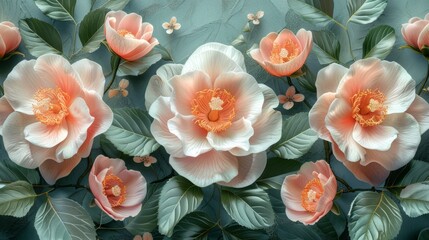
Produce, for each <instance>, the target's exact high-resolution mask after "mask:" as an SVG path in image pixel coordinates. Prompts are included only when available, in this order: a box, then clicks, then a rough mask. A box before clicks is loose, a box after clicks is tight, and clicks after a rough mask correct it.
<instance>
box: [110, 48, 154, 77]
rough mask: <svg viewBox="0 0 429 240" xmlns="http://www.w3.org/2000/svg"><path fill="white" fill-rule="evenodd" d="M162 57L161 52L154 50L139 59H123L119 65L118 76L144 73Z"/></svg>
mask: <svg viewBox="0 0 429 240" xmlns="http://www.w3.org/2000/svg"><path fill="white" fill-rule="evenodd" d="M161 58H162V56H161V54H160V53H156V51H154V50H152V51H150V52H149V53H148V54H147V55H146V56H144V57H142V58H140V59H137V60H136V61H132V62H127V61H123V62H122V63H121V64H120V65H119V70H118V76H121V77H123V76H127V75H131V76H138V75H140V74H143V73H144V72H146V70H148V69H149V67H150V66H152V65H153V64H155V63H157V62H158V61H159V60H161Z"/></svg>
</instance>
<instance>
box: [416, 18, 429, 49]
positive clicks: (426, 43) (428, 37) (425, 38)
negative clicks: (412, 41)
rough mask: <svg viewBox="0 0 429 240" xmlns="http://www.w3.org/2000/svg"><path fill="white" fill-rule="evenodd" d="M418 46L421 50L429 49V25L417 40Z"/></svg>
mask: <svg viewBox="0 0 429 240" xmlns="http://www.w3.org/2000/svg"><path fill="white" fill-rule="evenodd" d="M417 46H418V47H419V49H423V47H429V23H428V24H427V25H426V26H425V27H424V28H423V30H422V31H421V32H420V35H419V38H418V39H417Z"/></svg>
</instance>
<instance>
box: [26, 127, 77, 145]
mask: <svg viewBox="0 0 429 240" xmlns="http://www.w3.org/2000/svg"><path fill="white" fill-rule="evenodd" d="M68 133H69V130H68V127H67V123H66V122H65V121H62V122H61V123H60V124H58V125H53V126H48V125H45V124H43V123H41V122H35V123H32V124H29V125H27V126H26V127H25V128H24V136H25V140H27V141H28V142H30V143H31V144H34V145H36V146H39V147H43V148H52V147H54V146H55V145H57V144H59V143H60V142H62V141H63V140H64V139H65V138H66V137H67V135H68Z"/></svg>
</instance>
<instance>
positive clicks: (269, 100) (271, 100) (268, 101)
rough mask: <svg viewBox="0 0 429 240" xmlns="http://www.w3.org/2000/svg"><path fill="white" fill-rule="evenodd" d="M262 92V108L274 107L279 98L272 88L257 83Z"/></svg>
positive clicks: (277, 103)
mask: <svg viewBox="0 0 429 240" xmlns="http://www.w3.org/2000/svg"><path fill="white" fill-rule="evenodd" d="M258 85H259V87H260V89H261V91H262V94H263V95H264V104H263V105H262V109H268V108H276V107H277V106H278V105H279V99H278V98H277V96H276V94H275V93H274V91H273V89H271V88H270V87H268V86H267V85H265V84H261V83H260V84H258Z"/></svg>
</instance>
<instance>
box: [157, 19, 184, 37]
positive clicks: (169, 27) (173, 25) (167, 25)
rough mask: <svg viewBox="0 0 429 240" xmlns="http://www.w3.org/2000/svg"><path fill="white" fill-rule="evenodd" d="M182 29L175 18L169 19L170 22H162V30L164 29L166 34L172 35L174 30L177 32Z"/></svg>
mask: <svg viewBox="0 0 429 240" xmlns="http://www.w3.org/2000/svg"><path fill="white" fill-rule="evenodd" d="M181 27H182V25H181V24H180V23H178V22H177V18H176V17H171V19H170V22H164V23H163V24H162V28H164V29H165V30H166V31H165V32H166V33H167V34H172V33H173V31H174V30H179V29H180V28H181Z"/></svg>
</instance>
